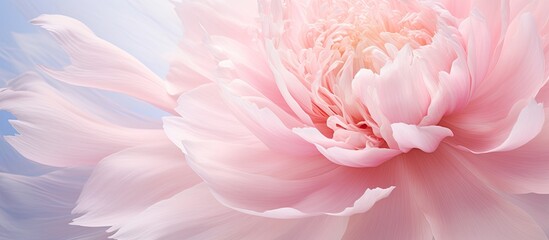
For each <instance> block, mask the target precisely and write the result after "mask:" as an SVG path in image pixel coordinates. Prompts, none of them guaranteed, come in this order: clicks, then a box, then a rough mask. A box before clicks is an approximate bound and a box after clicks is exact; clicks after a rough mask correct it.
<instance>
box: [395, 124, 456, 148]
mask: <svg viewBox="0 0 549 240" xmlns="http://www.w3.org/2000/svg"><path fill="white" fill-rule="evenodd" d="M391 128H392V129H393V137H394V139H395V141H396V142H397V144H398V147H399V148H400V150H401V151H402V152H409V151H410V150H412V149H413V148H417V149H420V150H422V151H424V152H434V151H435V150H436V149H437V147H438V145H439V144H440V142H441V141H442V140H443V139H444V138H446V137H451V136H453V133H452V131H451V130H450V129H448V128H445V127H440V126H416V125H410V124H405V123H393V124H391Z"/></svg>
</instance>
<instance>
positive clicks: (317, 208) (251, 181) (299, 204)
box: [165, 85, 393, 218]
mask: <svg viewBox="0 0 549 240" xmlns="http://www.w3.org/2000/svg"><path fill="white" fill-rule="evenodd" d="M216 95H217V97H216ZM200 96H208V98H207V99H208V100H204V101H197V99H204V98H200ZM179 103H180V106H179V107H178V108H177V110H178V111H179V112H181V113H182V117H181V118H168V119H166V121H165V130H166V131H167V134H168V135H169V136H170V139H171V140H172V141H173V142H174V143H175V144H179V145H180V146H181V147H182V150H183V151H184V152H185V153H186V154H187V161H188V162H189V164H190V166H191V167H192V168H193V169H194V170H195V171H196V172H197V173H198V174H199V175H200V176H201V177H202V178H203V179H204V181H205V182H206V183H208V186H209V187H210V188H211V189H212V190H213V193H214V194H215V196H216V198H217V199H218V200H220V201H221V202H222V203H223V204H224V205H227V206H230V207H232V208H234V209H238V210H240V211H243V212H247V213H253V214H255V215H266V216H270V217H278V218H296V217H306V216H314V215H321V214H334V215H352V214H355V213H358V212H364V211H367V210H368V209H369V208H370V207H371V206H372V205H373V203H375V202H377V201H379V200H381V199H383V198H385V197H387V196H388V194H389V193H390V191H391V190H392V188H393V187H392V186H391V185H390V184H388V183H386V184H382V185H376V186H371V185H369V181H370V180H373V179H375V178H376V176H374V175H369V174H368V173H369V172H368V170H363V169H350V168H346V167H341V166H338V165H335V164H332V163H331V162H330V161H328V160H326V159H325V158H324V157H323V156H322V155H320V154H318V155H312V156H305V157H304V156H302V155H292V154H288V153H284V152H279V151H273V150H271V149H269V148H268V147H267V146H266V145H265V144H263V143H262V142H261V141H260V140H259V139H258V138H257V137H255V135H253V134H252V133H251V132H250V131H249V130H247V129H246V128H243V125H242V124H241V123H240V122H239V121H238V120H237V119H236V117H235V116H234V115H233V112H232V111H231V110H229V109H228V107H227V106H226V105H225V106H224V104H223V99H222V98H221V97H220V96H219V92H218V90H217V89H216V86H215V85H210V86H203V87H200V88H196V89H194V90H192V91H190V92H188V93H187V94H185V95H183V96H182V97H181V98H180V101H179ZM183 113H184V114H183ZM214 116H216V117H214ZM204 119H211V120H210V122H207V121H204ZM215 121H222V122H220V123H219V124H216V123H215ZM168 130H169V131H168ZM174 133H176V134H174ZM213 133H215V134H213ZM212 149H215V151H212ZM343 186H344V187H343ZM335 196H338V197H335Z"/></svg>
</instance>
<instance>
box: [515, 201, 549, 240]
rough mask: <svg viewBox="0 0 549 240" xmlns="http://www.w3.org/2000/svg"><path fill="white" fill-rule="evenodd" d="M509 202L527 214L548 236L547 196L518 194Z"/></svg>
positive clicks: (548, 205)
mask: <svg viewBox="0 0 549 240" xmlns="http://www.w3.org/2000/svg"><path fill="white" fill-rule="evenodd" d="M511 201H513V202H515V204H517V205H518V206H520V207H522V209H524V211H526V212H528V214H529V215H530V216H532V217H533V218H534V219H535V220H536V221H537V222H538V224H539V225H540V226H541V227H542V228H543V230H544V231H545V234H547V235H548V236H549V222H548V221H547V219H549V195H547V194H519V195H512V196H511Z"/></svg>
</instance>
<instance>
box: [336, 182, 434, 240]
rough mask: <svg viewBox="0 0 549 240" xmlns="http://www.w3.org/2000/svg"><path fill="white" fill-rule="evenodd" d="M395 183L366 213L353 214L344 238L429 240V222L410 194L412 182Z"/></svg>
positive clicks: (430, 239)
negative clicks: (386, 195) (388, 192)
mask: <svg viewBox="0 0 549 240" xmlns="http://www.w3.org/2000/svg"><path fill="white" fill-rule="evenodd" d="M397 185H398V187H397V188H396V189H395V190H393V192H392V193H391V196H390V197H388V198H387V199H385V200H383V201H380V202H379V203H377V204H376V205H375V206H374V207H373V208H372V209H371V210H369V211H368V212H365V213H361V214H357V215H354V216H352V217H351V218H350V220H349V226H348V227H347V232H346V233H345V236H344V237H343V239H346V240H362V239H384V240H402V239H414V240H432V239H433V234H432V233H431V228H430V227H429V222H427V219H426V218H425V216H423V213H422V212H421V211H420V209H419V208H418V207H417V206H416V205H415V203H414V201H413V199H412V196H411V195H410V194H413V193H412V192H411V191H410V190H409V189H410V186H411V185H410V184H407V183H405V182H400V183H399V184H397Z"/></svg>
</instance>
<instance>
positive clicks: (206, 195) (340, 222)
mask: <svg viewBox="0 0 549 240" xmlns="http://www.w3.org/2000/svg"><path fill="white" fill-rule="evenodd" d="M166 220H168V221H166ZM346 227H347V218H343V217H328V216H324V217H314V218H305V219H270V218H262V217H257V216H251V215H246V214H243V213H240V212H236V211H234V210H232V209H230V208H227V207H225V206H223V205H221V204H219V203H218V202H217V201H216V200H215V198H214V197H213V196H212V195H211V193H210V192H209V190H208V188H207V186H206V185H205V184H199V185H196V186H194V187H193V188H190V189H188V190H185V191H183V192H181V193H179V194H177V195H175V196H173V197H172V198H170V199H168V200H165V201H162V202H160V203H157V204H155V205H153V206H152V207H151V208H149V209H147V210H146V211H145V212H143V213H141V214H140V215H138V216H137V217H136V218H134V219H133V220H132V221H130V222H129V223H128V224H126V225H125V226H124V227H122V228H121V229H120V230H119V231H118V232H117V233H116V234H115V235H114V236H113V237H114V238H116V239H120V240H130V239H166V240H169V239H174V240H176V239H189V240H192V239H196V240H201V239H218V238H220V237H222V238H223V239H234V240H241V239H242V240H248V239H249V240H252V239H253V240H255V239H265V240H269V239H319V240H322V239H325V240H331V239H340V238H341V236H342V235H343V233H344V232H345V229H346Z"/></svg>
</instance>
